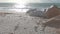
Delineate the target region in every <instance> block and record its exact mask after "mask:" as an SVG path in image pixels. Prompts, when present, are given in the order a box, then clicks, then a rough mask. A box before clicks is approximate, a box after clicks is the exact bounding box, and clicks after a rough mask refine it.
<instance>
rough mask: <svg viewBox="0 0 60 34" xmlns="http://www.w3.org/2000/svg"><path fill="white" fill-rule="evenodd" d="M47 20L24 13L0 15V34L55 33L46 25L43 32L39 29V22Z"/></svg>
mask: <svg viewBox="0 0 60 34" xmlns="http://www.w3.org/2000/svg"><path fill="white" fill-rule="evenodd" d="M47 20H48V19H43V18H40V17H31V16H28V15H27V14H25V13H16V14H6V15H5V16H1V15H0V34H12V33H13V34H57V33H56V29H55V28H52V27H46V28H45V31H44V32H43V31H40V30H41V29H42V27H41V24H42V23H43V22H46V21H47Z"/></svg>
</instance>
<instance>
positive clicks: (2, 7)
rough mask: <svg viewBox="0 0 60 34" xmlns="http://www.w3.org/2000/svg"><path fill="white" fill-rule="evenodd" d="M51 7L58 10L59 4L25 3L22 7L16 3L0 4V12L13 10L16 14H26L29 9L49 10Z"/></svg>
mask: <svg viewBox="0 0 60 34" xmlns="http://www.w3.org/2000/svg"><path fill="white" fill-rule="evenodd" d="M15 5H16V6H15ZM51 5H56V6H57V7H58V8H60V3H27V4H24V5H22V4H18V3H0V10H3V11H4V10H9V11H10V10H15V11H17V12H26V11H27V10H29V9H30V8H31V9H35V8H37V9H40V10H44V9H46V8H49V7H50V6H51Z"/></svg>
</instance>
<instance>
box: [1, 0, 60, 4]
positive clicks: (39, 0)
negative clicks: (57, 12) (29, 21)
mask: <svg viewBox="0 0 60 34" xmlns="http://www.w3.org/2000/svg"><path fill="white" fill-rule="evenodd" d="M0 2H16V3H60V0H0Z"/></svg>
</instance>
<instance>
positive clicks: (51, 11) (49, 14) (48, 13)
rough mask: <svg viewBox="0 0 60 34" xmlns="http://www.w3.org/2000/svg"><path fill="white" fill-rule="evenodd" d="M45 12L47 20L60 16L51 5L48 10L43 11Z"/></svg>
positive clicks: (57, 10)
mask: <svg viewBox="0 0 60 34" xmlns="http://www.w3.org/2000/svg"><path fill="white" fill-rule="evenodd" d="M45 12H46V13H45V14H46V17H47V18H52V17H55V16H58V15H60V9H59V8H58V7H57V6H55V5H52V6H51V7H50V8H48V9H47V10H45Z"/></svg>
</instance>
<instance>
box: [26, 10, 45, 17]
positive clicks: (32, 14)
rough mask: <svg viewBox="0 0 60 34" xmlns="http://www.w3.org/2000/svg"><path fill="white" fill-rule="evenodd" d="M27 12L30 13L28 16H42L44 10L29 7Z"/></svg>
mask: <svg viewBox="0 0 60 34" xmlns="http://www.w3.org/2000/svg"><path fill="white" fill-rule="evenodd" d="M27 13H28V14H29V15H30V16H36V17H42V16H44V15H43V14H44V12H43V11H40V10H38V9H30V10H28V11H27Z"/></svg>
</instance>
